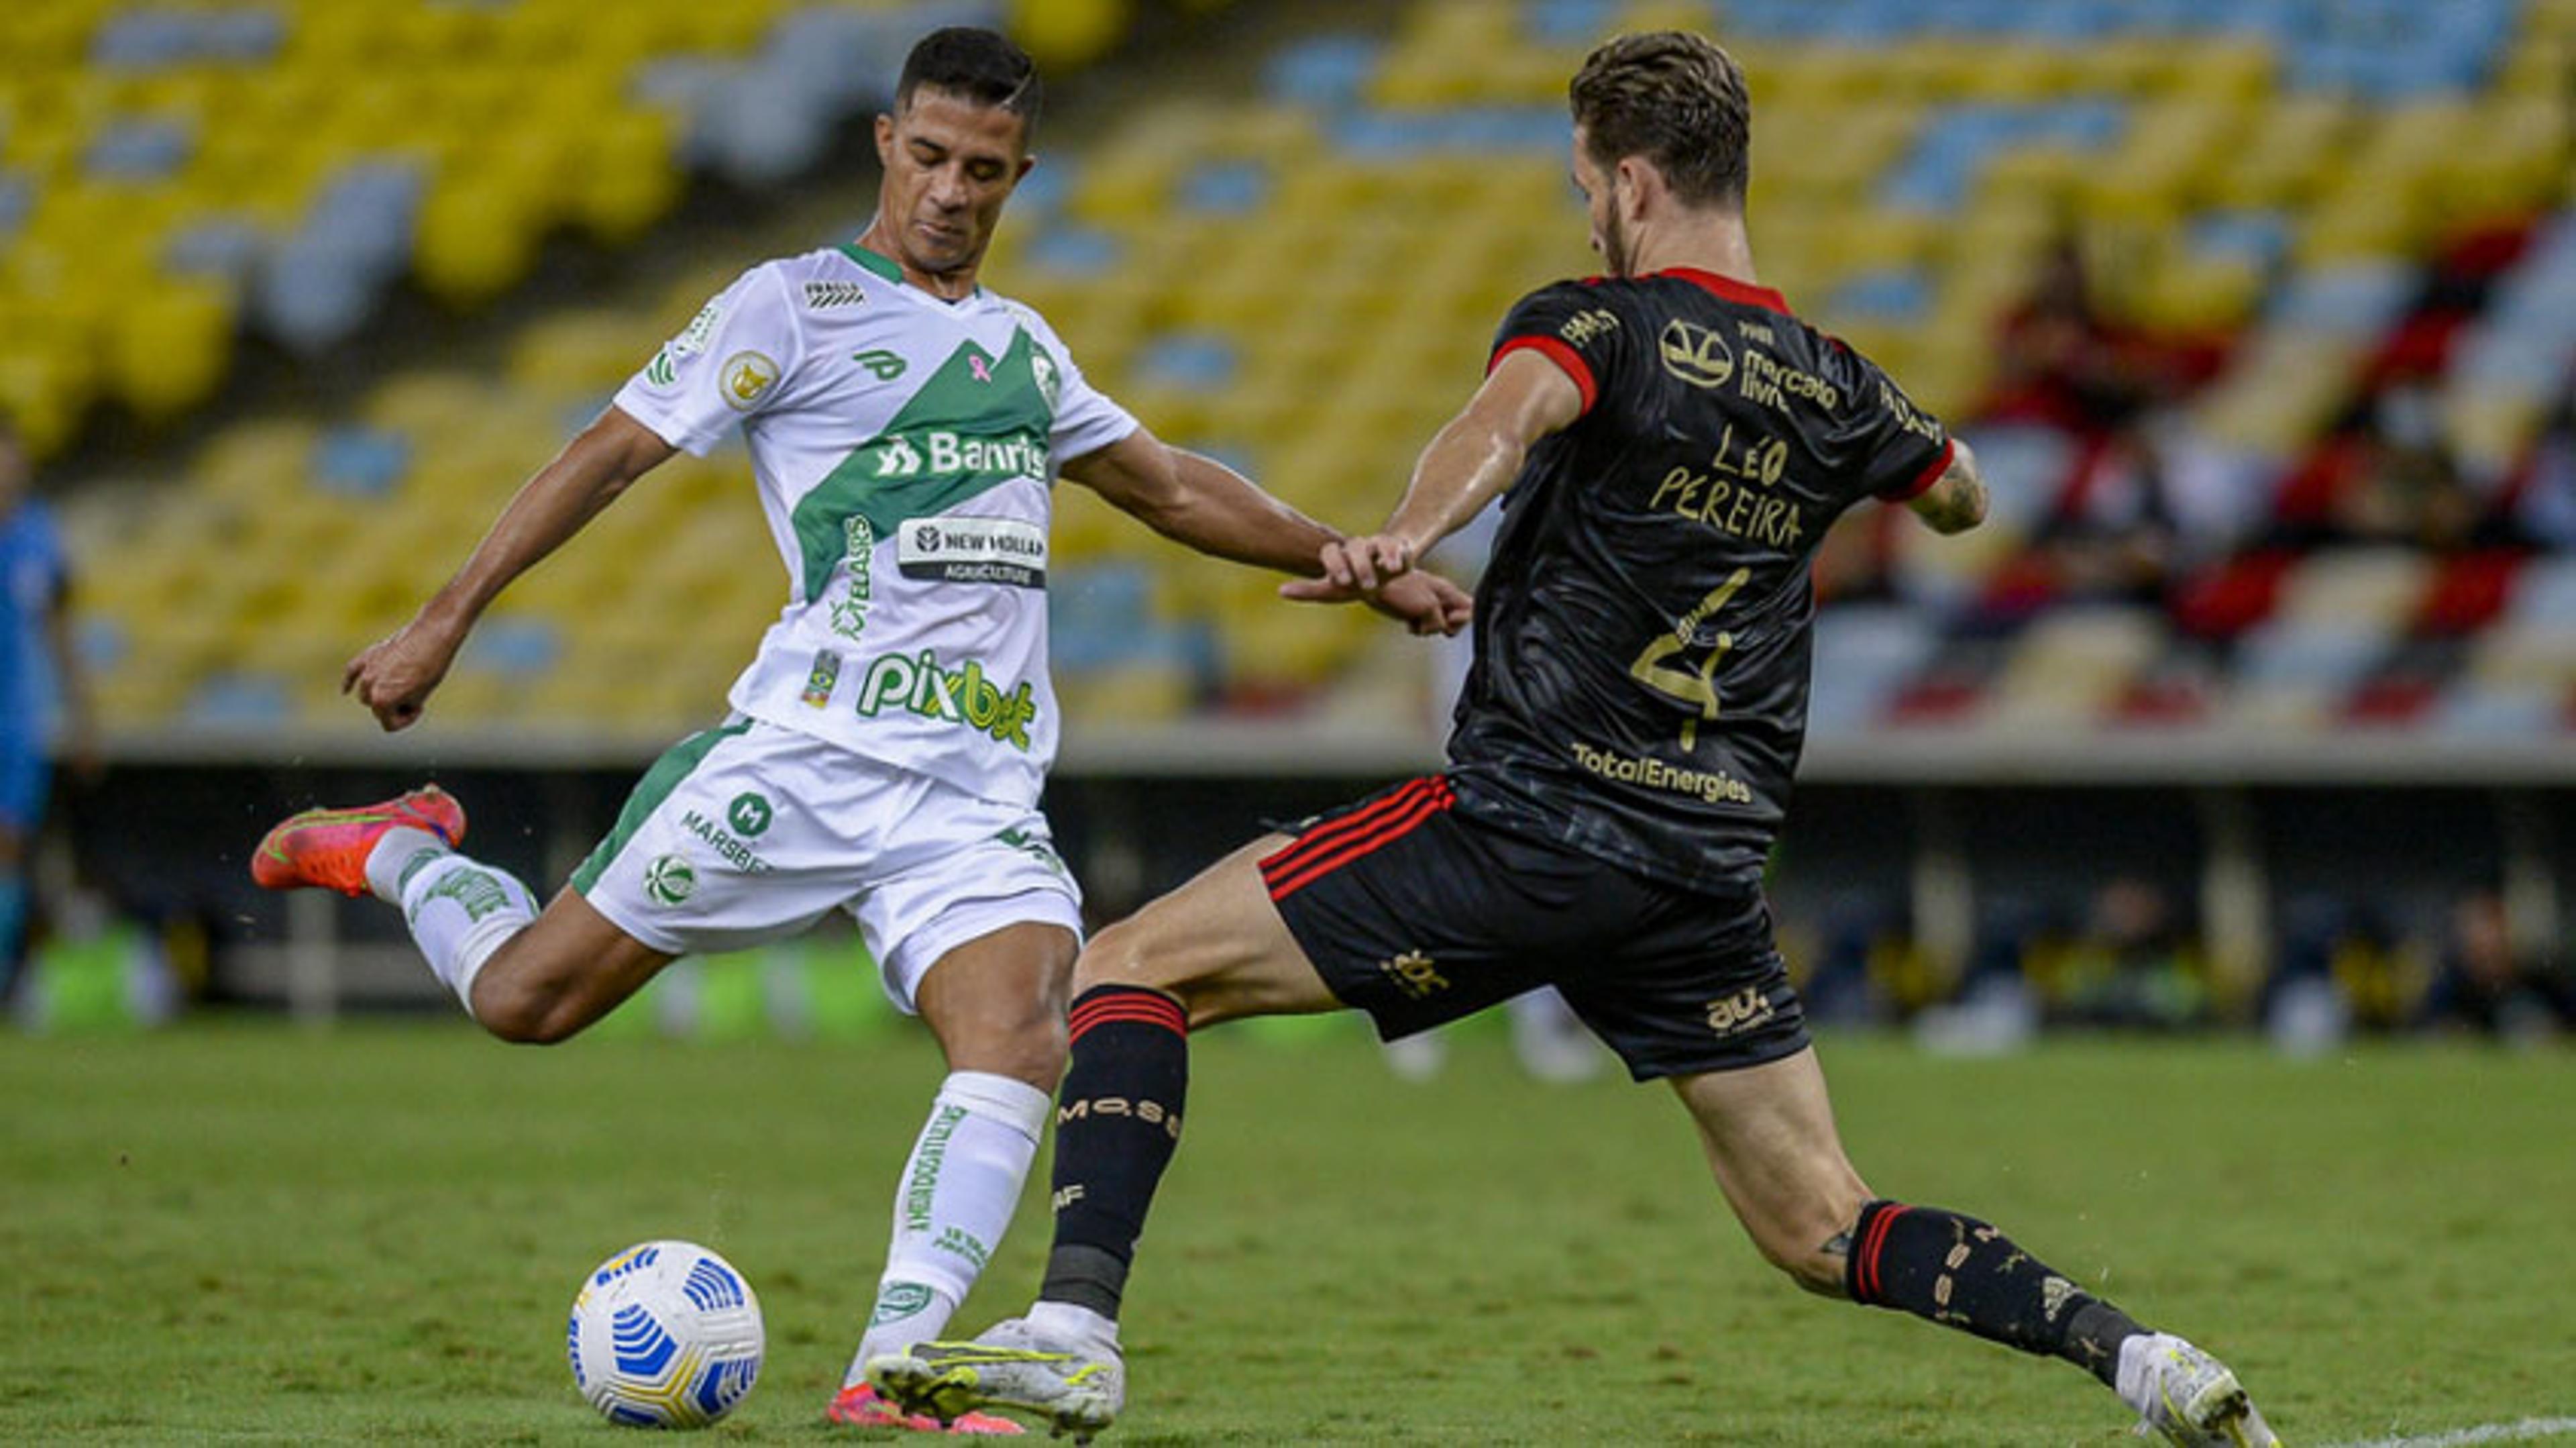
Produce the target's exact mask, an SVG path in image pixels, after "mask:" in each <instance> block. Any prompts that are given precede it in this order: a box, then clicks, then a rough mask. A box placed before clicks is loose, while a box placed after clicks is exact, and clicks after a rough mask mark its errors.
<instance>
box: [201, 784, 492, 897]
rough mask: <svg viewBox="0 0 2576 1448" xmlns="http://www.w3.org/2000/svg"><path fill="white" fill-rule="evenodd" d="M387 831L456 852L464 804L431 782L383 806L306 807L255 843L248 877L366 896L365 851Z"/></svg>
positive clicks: (279, 886) (271, 885) (282, 886)
mask: <svg viewBox="0 0 2576 1448" xmlns="http://www.w3.org/2000/svg"><path fill="white" fill-rule="evenodd" d="M391 829H415V830H427V831H428V832H429V833H431V834H434V835H436V836H438V837H439V839H440V840H442V841H444V842H445V843H446V844H447V845H448V846H449V847H450V848H454V847H455V846H456V845H458V844H461V843H463V842H464V839H465V806H463V805H461V804H458V803H457V802H456V796H454V795H452V794H449V793H448V792H447V791H445V790H443V789H440V788H439V787H438V786H437V785H434V784H430V785H423V786H422V787H420V788H419V789H415V790H413V791H412V792H411V793H409V794H406V795H404V796H402V797H401V798H399V799H389V800H387V801H385V802H384V803H383V804H370V805H361V806H359V807H358V808H356V809H308V810H306V811H304V812H303V813H301V814H297V815H290V816H288V817H287V818H286V819H285V820H284V821H283V822H281V823H280V824H279V825H278V826H277V828H275V829H273V830H270V831H269V832H268V837H267V838H265V839H263V840H261V841H260V842H259V852H258V853H257V854H254V855H252V856H251V860H250V877H251V879H253V880H255V881H257V882H258V883H259V884H260V885H261V886H263V887H265V888H267V889H270V890H293V889H297V888H299V887H301V886H305V885H319V886H322V887H323V888H325V889H329V890H337V891H339V892H340V893H341V894H343V895H364V894H366V893H367V853H368V851H370V850H373V849H374V848H375V847H376V841H378V840H380V839H383V838H384V836H385V831H387V830H391Z"/></svg>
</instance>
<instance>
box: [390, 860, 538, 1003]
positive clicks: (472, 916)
mask: <svg viewBox="0 0 2576 1448" xmlns="http://www.w3.org/2000/svg"><path fill="white" fill-rule="evenodd" d="M367 888H368V889H370V890H373V891H374V892H375V893H376V894H377V896H378V897H379V898H382V899H385V900H390V901H392V902H394V903H395V904H398V905H400V906H402V911H403V919H404V920H405V921H407V922H408V923H409V924H410V925H411V938H412V940H413V941H414V942H415V943H417V944H418V945H419V946H420V953H421V954H422V955H424V956H426V957H428V959H429V968H430V970H431V972H432V973H434V974H435V975H437V977H438V979H439V982H440V983H441V984H443V985H445V986H446V987H447V988H448V989H449V990H451V991H454V992H455V993H456V1000H457V1004H459V1005H462V1006H463V1007H465V1013H466V1014H467V1015H469V1016H470V1015H472V1014H474V977H475V975H476V974H477V973H479V972H480V971H481V970H482V969H483V963H484V962H485V961H487V960H490V959H491V958H492V954H493V952H494V951H497V950H499V949H500V948H501V947H502V946H503V945H504V944H506V943H507V942H508V941H509V939H510V937H511V936H513V935H516V934H518V933H519V932H520V931H522V930H525V929H527V928H528V925H529V923H530V922H531V921H533V920H535V919H536V918H537V899H536V897H535V896H534V895H531V894H529V893H528V887H527V886H525V885H522V884H520V883H519V880H518V877H517V876H515V875H512V874H511V873H510V872H509V871H507V870H499V869H494V868H493V867H492V866H490V865H486V864H484V863H482V862H481V861H479V860H473V859H468V858H467V857H465V856H463V855H460V854H458V853H456V852H455V851H454V850H451V849H449V848H448V847H447V846H445V845H443V844H441V843H439V840H438V837H437V836H436V835H433V834H431V833H429V832H428V831H426V830H413V829H391V830H387V831H385V834H384V838H382V839H380V840H378V841H376V847H375V849H373V850H372V851H369V852H368V855H367Z"/></svg>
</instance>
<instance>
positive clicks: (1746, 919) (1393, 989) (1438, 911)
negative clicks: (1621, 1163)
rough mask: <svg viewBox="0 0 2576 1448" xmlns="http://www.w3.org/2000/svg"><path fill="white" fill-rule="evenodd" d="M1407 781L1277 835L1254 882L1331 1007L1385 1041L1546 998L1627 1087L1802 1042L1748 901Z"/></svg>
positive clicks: (1433, 784)
mask: <svg viewBox="0 0 2576 1448" xmlns="http://www.w3.org/2000/svg"><path fill="white" fill-rule="evenodd" d="M1451 804H1452V796H1451V793H1450V787H1449V781H1448V780H1447V779H1446V778H1444V777H1442V776H1439V775H1431V776H1428V777H1425V778H1422V779H1415V780H1410V781H1407V782H1406V783H1403V784H1400V785H1397V786H1395V787H1394V788H1392V789H1387V790H1383V791H1380V792H1379V793H1377V794H1374V795H1371V796H1369V797H1368V798H1366V799H1363V800H1361V801H1359V802H1358V803H1356V804H1351V805H1347V806H1344V807H1343V808H1341V809H1337V810H1332V811H1329V812H1327V813H1324V814H1320V815H1317V816H1315V817H1313V818H1312V819H1308V820H1304V821H1301V822H1300V823H1298V824H1296V825H1292V826H1290V827H1288V830H1287V832H1288V833H1289V834H1292V835H1294V836H1295V837H1296V838H1295V839H1294V840H1292V841H1291V842H1290V843H1288V844H1287V845H1284V846H1282V847H1281V848H1279V849H1277V850H1274V851H1272V852H1271V853H1270V854H1268V855H1266V856H1263V857H1262V859H1261V861H1260V869H1261V878H1262V880H1263V882H1264V883H1265V884H1266V885H1267V886H1268V887H1269V890H1270V898H1271V900H1272V902H1273V903H1274V904H1276V905H1277V906H1278V908H1279V916H1280V918H1281V919H1282V920H1284V921H1286V922H1287V925H1288V930H1289V933H1291V934H1292V935H1294V936H1296V938H1297V943H1298V944H1299V945H1300V946H1302V947H1303V948H1304V949H1305V952H1306V958H1307V959H1308V960H1311V961H1313V962H1314V965H1315V969H1316V970H1317V971H1318V972H1319V973H1320V974H1321V975H1322V976H1323V978H1324V983H1325V985H1327V986H1329V987H1330V988H1331V989H1332V992H1333V994H1334V995H1335V996H1337V997H1339V998H1340V999H1341V1001H1342V1003H1343V1004H1345V1005H1348V1006H1352V1007H1354V1008H1356V1009H1359V1010H1364V1011H1366V1012H1368V1013H1369V1015H1370V1016H1371V1017H1372V1018H1373V1019H1374V1020H1375V1021H1376V1022H1377V1028H1378V1033H1379V1034H1380V1035H1381V1036H1384V1037H1385V1038H1386V1039H1388V1040H1394V1039H1396V1038H1397V1037H1399V1036H1408V1035H1411V1034H1413V1033H1414V1032H1416V1031H1422V1030H1428V1029H1430V1028H1431V1027H1433V1026H1437V1025H1441V1024H1443V1023H1445V1022H1448V1021H1453V1020H1456V1019H1458V1018H1460V1017H1462V1016H1467V1015H1472V1014H1474V1013H1475V1012H1477V1011H1480V1010H1483V1009H1484V1008H1485V1007H1487V1006H1490V1005H1494V1004H1496V1003H1498V1002H1501V1001H1504V1000H1508V999H1510V998H1511V997H1513V996H1516V995H1519V994H1521V993H1522V992H1523V991H1527V990H1533V989H1536V988H1537V987H1539V986H1542V985H1553V986H1555V987H1557V988H1558V989H1559V990H1560V991H1562V992H1564V994H1565V998H1566V1001H1567V1002H1568V1003H1569V1004H1570V1005H1572V1006H1573V1007H1574V1011H1575V1013H1576V1014H1577V1015H1579V1016H1581V1017H1582V1018H1583V1022H1584V1024H1585V1025H1587V1026H1589V1027H1591V1029H1592V1031H1593V1033H1594V1034H1595V1035H1598V1036H1599V1037H1600V1038H1601V1039H1602V1040H1603V1041H1605V1042H1607V1043H1609V1045H1610V1048H1611V1049H1612V1050H1614V1051H1616V1052H1618V1053H1619V1058H1620V1059H1621V1060H1622V1061H1624V1062H1626V1063H1627V1065H1628V1070H1629V1073H1630V1074H1631V1075H1633V1076H1635V1077H1636V1078H1637V1079H1638V1080H1640V1081H1645V1080H1651V1079H1653V1078H1655V1077H1658V1076H1674V1075H1685V1074H1689V1073H1692V1072H1698V1071H1723V1070H1730V1069H1736V1068H1741V1067H1745V1066H1757V1065H1760V1064H1762V1063H1764V1062H1766V1061H1776V1060H1778V1059H1780V1058H1781V1057H1783V1056H1788V1055H1792V1054H1794V1053H1796V1052H1797V1051H1798V1050H1800V1049H1801V1048H1803V1047H1804V1046H1805V1045H1806V1044H1807V1026H1806V1015H1805V1012H1804V1010H1803V1009H1802V1008H1801V1006H1800V1005H1799V1003H1798V993H1797V992H1796V991H1795V990H1794V989H1792V988H1791V987H1790V985H1789V978H1788V972H1787V970H1786V969H1785V967H1784V966H1783V965H1782V963H1781V960H1780V953H1779V951H1778V950H1777V949H1776V948H1775V947H1774V945H1773V943H1772V938H1771V912H1770V907H1769V906H1768V905H1767V904H1766V903H1765V902H1764V900H1763V898H1762V895H1761V892H1760V891H1759V890H1750V891H1747V892H1746V893H1744V894H1742V895H1724V894H1709V893H1704V892H1695V891H1690V890H1685V889H1682V888H1680V887H1678V886H1674V885H1669V884H1665V883H1663V882H1661V881H1658V880H1654V879H1650V878H1648V877H1646V876H1644V875H1639V874H1635V873H1633V872H1631V871H1628V870H1624V869H1621V868H1619V867H1618V866H1616V865H1613V864H1610V863H1607V862H1605V861H1603V860H1601V859H1599V858H1597V857H1595V856H1592V855H1587V854H1584V853H1581V852H1580V851H1577V850H1573V849H1569V848H1567V847H1566V846H1563V845H1560V844H1555V843H1552V842H1549V841H1544V840H1538V839H1533V838H1528V837H1524V836H1521V835H1517V834H1513V833H1510V832H1508V831H1506V830H1503V829H1499V828H1497V827H1495V826H1494V825H1491V824H1488V823H1485V822H1484V821H1482V820H1478V819H1473V818H1469V817H1467V816H1465V815H1462V814H1460V813H1458V812H1457V811H1456V810H1454V809H1452V808H1451Z"/></svg>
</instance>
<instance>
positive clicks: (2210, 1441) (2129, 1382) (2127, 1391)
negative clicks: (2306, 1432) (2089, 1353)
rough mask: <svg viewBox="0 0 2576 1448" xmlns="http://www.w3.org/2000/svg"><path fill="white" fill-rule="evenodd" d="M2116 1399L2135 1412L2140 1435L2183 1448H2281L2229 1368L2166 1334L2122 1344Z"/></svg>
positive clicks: (2138, 1338) (2270, 1427)
mask: <svg viewBox="0 0 2576 1448" xmlns="http://www.w3.org/2000/svg"><path fill="white" fill-rule="evenodd" d="M2119 1389H2120V1399H2121V1401H2123V1402H2125V1403H2127V1404H2128V1405H2129V1406H2130V1407H2132V1408H2135V1409H2137V1410H2138V1418H2139V1421H2138V1436H2140V1437H2145V1436H2146V1435H2147V1434H2149V1433H2162V1434H2164V1435H2165V1439H2166V1441H2168V1442H2171V1443H2177V1444H2180V1445H2182V1448H2281V1438H2280V1435H2279V1434H2277V1433H2274V1432H2273V1431H2272V1426H2271V1425H2270V1424H2269V1423H2266V1422H2264V1421H2263V1415H2262V1414H2261V1413H2259V1412H2256V1411H2255V1409H2254V1403H2253V1401H2252V1400H2251V1399H2249V1398H2247V1397H2246V1396H2245V1387H2244V1385H2243V1384H2241V1383H2239V1382H2237V1381H2236V1374H2235V1373H2233V1372H2230V1371H2229V1370H2228V1367H2227V1364H2225V1363H2223V1362H2220V1361H2219V1360H2218V1359H2216V1358H2214V1357H2211V1356H2210V1355H2209V1354H2207V1353H2205V1352H2202V1351H2201V1350H2200V1349H2199V1348H2196V1347H2193V1346H2192V1345H2191V1344H2190V1343H2187V1342H2185V1341H2183V1340H2182V1339H2181V1338H2178V1337H2176V1336H2174V1335H2173V1334H2172V1333H2169V1332H2156V1333H2148V1334H2146V1335H2144V1336H2142V1337H2133V1338H2131V1339H2129V1340H2128V1341H2127V1342H2125V1343H2123V1344H2121V1345H2120V1382H2119Z"/></svg>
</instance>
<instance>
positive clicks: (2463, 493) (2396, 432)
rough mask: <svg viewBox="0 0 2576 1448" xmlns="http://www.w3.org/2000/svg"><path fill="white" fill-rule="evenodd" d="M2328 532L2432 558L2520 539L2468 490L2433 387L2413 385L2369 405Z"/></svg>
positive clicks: (2403, 384) (2394, 388) (2406, 383)
mask: <svg viewBox="0 0 2576 1448" xmlns="http://www.w3.org/2000/svg"><path fill="white" fill-rule="evenodd" d="M2329 526H2330V528H2331V530H2332V532H2333V533H2334V535H2335V536H2336V537H2338V538H2339V539H2341V540H2343V541H2348V542H2356V543H2395V544H2401V545H2405V546H2408V547H2415V548H2421V549H2424V550H2425V551H2427V552H2431V553H2444V554H2447V553H2457V552H2461V551H2463V550H2465V549H2469V548H2472V547H2494V546H2499V545H2503V544H2508V543H2512V542H2514V541H2517V540H2516V538H2515V537H2514V536H2513V534H2514V533H2515V531H2516V530H2514V529H2513V528H2512V526H2511V524H2510V522H2509V520H2508V519H2506V518H2504V517H2502V516H2501V515H2498V514H2496V513H2494V512H2493V511H2492V510H2490V509H2489V508H2488V506H2487V500H2486V499H2484V498H2482V497H2480V496H2479V495H2478V494H2477V492H2476V491H2475V490H2474V489H2472V488H2471V487H2470V486H2469V484H2468V479H2467V478H2466V477H2465V476H2464V475H2463V474H2462V473H2461V470H2460V465H2459V461H2458V459H2457V458H2455V457H2454V456H2453V455H2452V452H2451V446H2450V442H2449V440H2448V438H2446V437H2445V436H2444V434H2443V430H2442V421H2441V416H2440V413H2439V412H2438V410H2437V409H2436V407H2435V405H2434V398H2433V393H2432V391H2431V389H2430V388H2428V387H2427V386H2425V385H2424V384H2423V383H2422V382H2420V381H2415V380H2407V381H2403V382H2398V383H2395V384H2393V385H2391V386H2390V387H2388V388H2387V389H2386V390H2384V391H2382V392H2381V393H2380V394H2379V396H2378V398H2377V399H2376V400H2375V401H2374V402H2373V403H2372V404H2371V406H2370V410H2369V415H2368V418H2367V421H2366V425H2365V426H2364V428H2363V430H2362V434H2361V446H2360V453H2359V466H2358V470H2357V475H2356V476H2355V477H2354V478H2353V480H2352V482H2351V484H2350V485H2349V486H2347V487H2345V488H2344V489H2343V490H2342V491H2341V492H2339V493H2338V494H2337V495H2336V498H2335V504H2334V508H2333V512H2332V514H2331V517H2330V519H2329Z"/></svg>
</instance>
